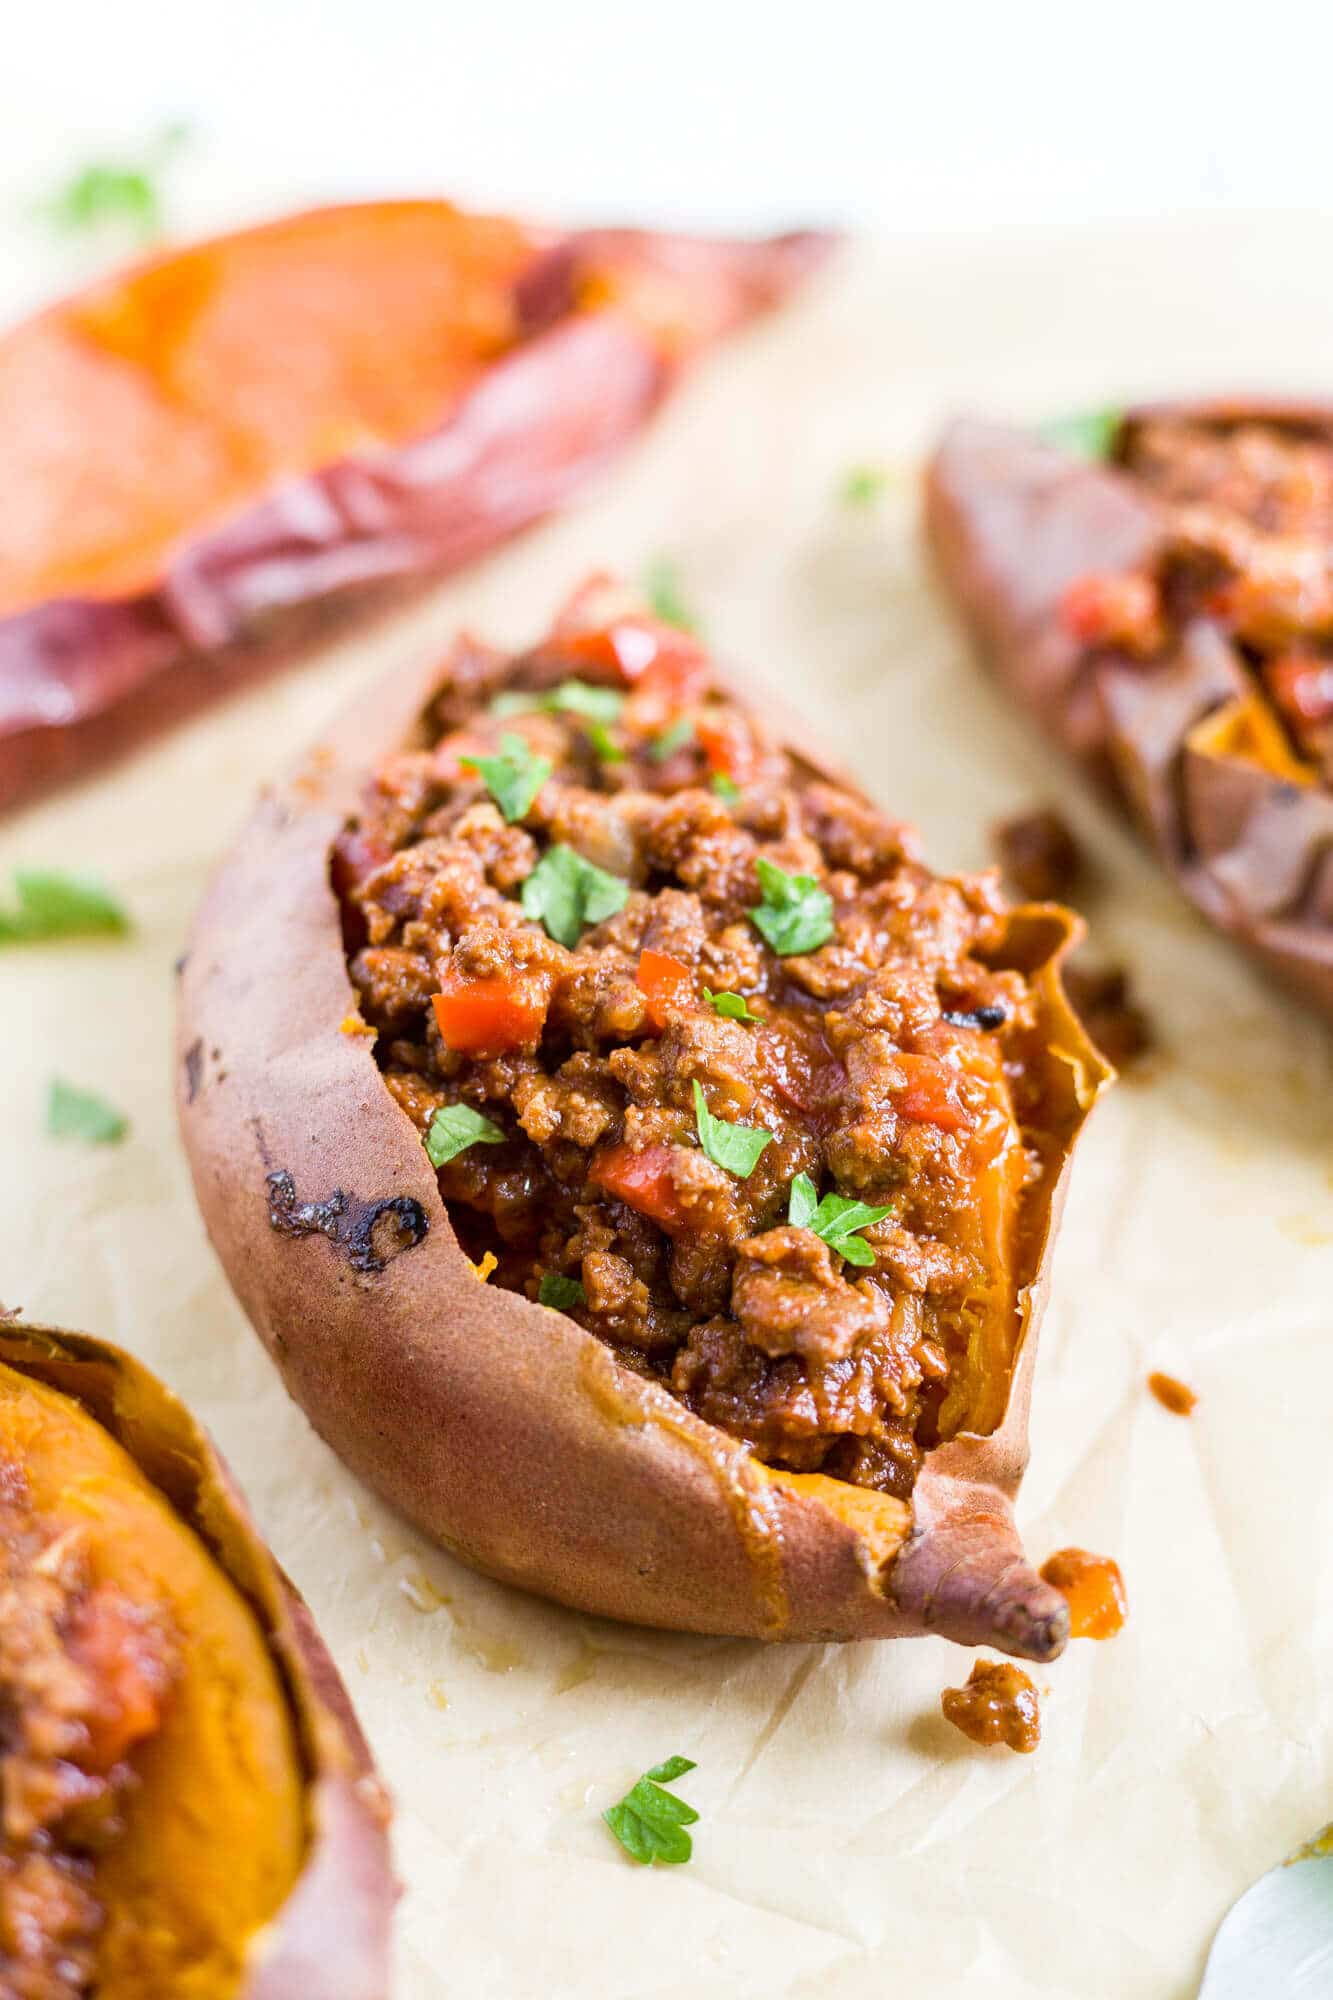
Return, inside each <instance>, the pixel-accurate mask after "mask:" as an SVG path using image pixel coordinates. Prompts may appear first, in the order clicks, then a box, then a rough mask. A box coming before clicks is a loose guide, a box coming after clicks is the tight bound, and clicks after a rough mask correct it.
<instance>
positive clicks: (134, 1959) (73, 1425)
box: [0, 1321, 393, 2000]
mask: <svg viewBox="0 0 1333 2000" xmlns="http://www.w3.org/2000/svg"><path fill="white" fill-rule="evenodd" d="M0 1746H2V1748H3V1756H2V1757H0V1807H2V1808H3V1811H2V1814H0V1992H2V1993H4V1994H5V1995H14V1996H16V2000H85V1996H89V1997H90V1996H92V1995H96V1996H97V2000H388V1992H389V1975H388V1923H389V1915H390V1911H391V1908H392V1903H393V1886H392V1881H391V1877H390V1874H389V1866H388V1856H387V1846H386V1817H387V1815H386V1811H385V1805H384V1800H383V1796H382V1793H381V1791H380V1788H379V1785H378V1783H377V1781H376V1779H375V1777H374V1775H373V1772H372V1770H371V1767H370V1764H369V1759H368V1756H367V1753H366V1748H365V1745H364V1743H363V1741H362V1738H361V1735H360V1732H359V1731H358V1729H357V1726H356V1722H355V1719H354V1718H353V1716H352V1712H351V1709H350V1708H349V1706H348V1703H347V1697H346V1695H345V1694H344V1692H343V1689H342V1686H341V1683H340V1682H339V1680H338V1678H337V1675H336V1673H335V1672H334V1669H333V1666H332V1663H331V1661H330V1660H329V1657H328V1655H327V1653H326V1652H325V1651H324V1648H323V1646H322V1645H321V1644H320V1641H319V1639H318V1637H317V1635H316V1633H315V1631H314V1628H313V1626H312V1625H311V1623H310V1619H309V1615H308V1613H307V1612H306V1610H305V1607H304V1606H303V1605H302V1603H301V1602H300V1600H299V1598H297V1597H296V1595H295V1593H294V1592H293V1591H292V1589H291V1587H290V1585H289V1584H288V1583H287V1582H286V1579H285V1578H284V1577H283V1576H282V1574H281V1572H280V1571H279V1569H278V1568H277V1566H276V1564H275V1563H274V1561H273V1558H272V1557H271V1556H270V1554H269V1553H268V1551H267V1549H266V1548H265V1547H264V1545H263V1543H262V1542H261V1541H260V1539H259V1537H258V1535H257V1534H256V1532H255V1529H254V1527H253V1525H252V1523H251V1521H250V1519H249V1517H248V1515H247V1514H246V1512H245V1509H244V1505H243V1503H242V1502H241V1500H240V1497H239V1495H238V1494H237V1493H236V1491H235V1488H234V1487H233V1486H232V1484H231V1481H230V1479H229V1477H228V1475H227V1472H226V1469H225V1467H224V1466H223V1465H222V1464H221V1462H220V1461H219V1459H218V1457H217V1455H216V1453H215V1452H214V1450H213V1448H212V1446H211V1444H210V1443H209V1441H208V1439H207V1437H206V1436H205V1434H204V1433H203V1431H202V1430H200V1428H199V1427H198V1425H197V1424H196V1423H195V1422H194V1420H193V1419H192V1418H191V1417H190V1416H189V1414H188V1412H187V1411H186V1410H184V1409H183V1408H182V1406H181V1405H180V1404H179V1403H178V1402H177V1401H176V1399H175V1398H174V1397H173V1396H172V1395H171V1394H170V1393H169V1391H168V1390H167V1389H165V1388H164V1387H163V1385H162V1384H161V1383H160V1382H158V1381H156V1380H155V1379H154V1378H153V1376H151V1375H150V1374H149V1373H148V1371H147V1370H146V1369H144V1368H143V1367H141V1366H140V1365H139V1363H138V1362H136V1361H133V1360H131V1359H130V1357H129V1356H128V1355H126V1354H123V1353H121V1352H120V1351H119V1350H118V1349H116V1348H114V1347H108V1346H107V1345H105V1344H104V1343H103V1342H101V1341H96V1340H91V1339H89V1338H88V1337H87V1336H85V1335H82V1334H71V1333H62V1332H58V1331H56V1330H55V1329H52V1328H47V1327H37V1326H32V1327H23V1326H20V1325H18V1324H17V1323H15V1322H13V1321H8V1322H5V1323H4V1324H0Z"/></svg>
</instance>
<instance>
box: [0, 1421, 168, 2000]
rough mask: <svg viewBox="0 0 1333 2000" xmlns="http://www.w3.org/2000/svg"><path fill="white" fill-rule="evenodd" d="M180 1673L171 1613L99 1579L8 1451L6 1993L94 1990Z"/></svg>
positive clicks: (0, 1796) (3, 1767) (1, 1501)
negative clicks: (112, 1871) (122, 1856)
mask: <svg viewBox="0 0 1333 2000" xmlns="http://www.w3.org/2000/svg"><path fill="white" fill-rule="evenodd" d="M171 1677H172V1642H171V1638H170V1635H169V1633H168V1631H167V1629H166V1627H165V1625H164V1624H163V1622H162V1620H161V1619H160V1618H159V1617H158V1616H157V1614H156V1613H155V1612H154V1611H153V1610H152V1608H150V1607H146V1606H143V1605H140V1604H136V1603H133V1602H132V1601H131V1600H130V1599H129V1598H128V1597H126V1596H125V1595H124V1593H123V1592H121V1591H119V1590H117V1589H115V1588H113V1587H112V1586H110V1585H108V1584H105V1583H99V1582H95V1581H93V1580H91V1578H90V1575H89V1569H88V1562H87V1557H86V1551H85V1548H84V1546H83V1543H82V1541H81V1538H80V1534H79V1531H78V1529H77V1528H75V1529H67V1530H65V1531H63V1532H61V1533H55V1532H54V1531H53V1530H52V1529H51V1527H50V1526H49V1524H44V1523H43V1522H42V1520H41V1519H39V1518H38V1517H37V1515H36V1514H35V1513H34V1512H33V1510H32V1507H31V1505H30V1503H29V1499H28V1494H27V1490H26V1486H25V1483H24V1479H23V1475H22V1472H21V1470H20V1469H19V1468H17V1467H16V1466H14V1465H13V1464H10V1463H6V1462H5V1461H4V1460H0V2000H83V1996H85V1995H89V1994H91V1993H92V1992H93V1990H94V1986H93V1981H94V1973H95V1961H96V1954H97V1942H98V1937H99V1934H100V1932H101V1929H102V1923H103V1911H102V1909H101V1907H100V1906H99V1903H98V1899H97V1895H96V1889H95V1882H94V1871H95V1867H96V1864H97V1860H98V1857H99V1856H101V1855H103V1854H105V1853H106V1851H107V1849H108V1847H109V1846H110V1845H111V1844H112V1843H114V1841H115V1840H116V1838H117V1835H118V1833H119V1832H120V1830H121V1821H120V1812H121V1807H122V1804H123V1802H124V1800H125V1798H126V1796H127V1794H128V1793H129V1792H130V1791H131V1789H132V1788H133V1786H134V1783H135V1777H134V1761H133V1760H134V1755H135V1752H136V1751H137V1750H138V1749H139V1748H140V1747H141V1746H142V1745H143V1744H144V1743H145V1742H146V1740H147V1739H148V1738H149V1737H151V1736H152V1735H153V1734H154V1733H155V1731H156V1730H157V1728H158V1726H159V1723H160V1720H161V1715H162V1708H163V1703H164V1701H165V1700H166V1698H167V1695H168V1692H169V1688H170V1682H171Z"/></svg>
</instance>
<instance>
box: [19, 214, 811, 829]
mask: <svg viewBox="0 0 1333 2000" xmlns="http://www.w3.org/2000/svg"><path fill="white" fill-rule="evenodd" d="M829 241H830V239H829V238H827V237H825V236H820V235H817V234H814V233H811V232H807V233H804V234H797V235H791V236H783V237H777V238H773V239H770V240H768V241H756V242H725V241H712V240H705V239H700V238H693V237H677V236H660V235H652V234H649V233H646V232H643V231H636V230H584V231H580V232H577V233H575V234H572V235H561V234H560V233H558V232H556V231H554V230H550V229H538V228H533V227H530V226H529V225H527V224H525V223H521V222H516V221H513V220H511V219H509V218H507V217H496V216H485V215H470V214H464V213H463V212H462V211H460V210H458V209H456V208H454V207H452V206H451V205H450V204H448V203H447V202H441V201H398V202H378V203H367V204H364V205H360V206H356V207H347V208H329V209H319V210H316V211H314V212H312V213H309V214H303V215H296V216H288V217H285V218H284V219H282V220H281V221H277V222H272V223H269V224H266V225H265V226H263V227H261V228H256V229H248V230H243V231H241V232H240V233H238V234H236V235H231V236H224V237H220V238H217V239H214V240H213V241H210V242H205V243H199V244H195V245H192V246H191V247H189V248H186V249H173V250H168V251H166V252H165V253H164V254H162V255H159V256H157V257H155V258H153V259H152V260H151V261H149V262H147V263H145V264H143V265H141V266H139V267H138V268H137V269H135V270H132V271H130V272H129V273H128V274H126V275H124V276H121V277H117V278H114V279H111V280H109V281H106V282H103V283H101V284H98V285H96V286H94V287H93V288H92V289H91V290H89V291H87V292H83V293H80V294H79V295H77V296H76V297H74V298H72V299H68V300H65V301H64V302H63V303H61V304H60V305H57V306H55V307H53V308H51V309H50V310H49V311H47V312H44V313H41V314H39V315H38V316H37V317H36V318H34V319H32V320H30V321H28V322H27V323H26V324H24V325H22V326H19V327H17V328H15V329H14V330H13V331H12V332H10V333H8V334H6V335H5V336H4V337H3V338H0V408H2V409H3V410H4V412H5V422H4V426H3V428H2V429H0V499H2V500H3V507H4V515H5V520H6V524H7V525H6V530H5V534H4V536H3V541H2V545H0V811H3V810H5V809H6V808H8V807H11V806H13V805H16V804H18V803H20V802H21V801H22V800H24V799H26V798H29V797H31V796H33V795H35V794H36V793H38V792H40V791H42V790H44V789H46V788H48V787H49V786H51V785H53V784H56V783H59V782H62V781H63V780H65V779H67V778H69V777H73V776H77V775H78V774H79V773H80V772H82V771H84V770H86V769H88V768H90V767H91V766H93V765H95V764H97V763H99V762H101V761H102V760H104V759H105V758H106V757H108V756H110V755H112V754H114V753H116V752H117V751H119V750H120V749H121V748H123V747H125V746H127V745H129V744H131V743H134V742H137V741H138V740H140V739H141V738H142V737H143V736H144V735H146V734H147V733H149V732H150V731H151V730H154V729H158V728H161V727H162V726H164V725H165V724H166V723H168V722H171V721H174V720H175V719H177V718H178V717H180V716H183V715H184V714H186V713H188V712H189V711H191V710H192V709H194V708H197V707H198V706H199V705H200V704H202V703H203V702H205V701H208V700H212V699H214V698H216V696H217V695H218V693H219V692H222V691H224V690H225V689H226V688H228V687H230V686H232V685H235V684H236V683H237V682H238V681H239V680H241V679H243V678H245V677H247V676H249V675H252V674H253V673H255V672H256V671H259V670H260V669H263V668H265V667H269V666H271V665H273V664H275V663H276V662H277V661H278V660H279V659H280V658H281V657H282V655H283V653H284V652H290V650H291V647H292V644H293V643H294V642H296V641H298V640H299V639H301V638H302V637H303V636H305V635H306V634H307V633H308V632H309V631H310V630H311V629H312V628H314V627H316V626H318V625H319V624H321V623H323V622H324V621H326V620H327V618H328V616H329V614H330V610H331V608H332V606H331V602H330V600H332V599H334V598H336V600H337V603H338V605H339V606H342V605H345V603H346V602H347V600H348V595H349V593H350V592H352V591H353V589H354V588H356V589H359V590H360V591H361V592H363V593H364V591H365V589H366V587H367V586H371V585H379V586H387V585H388V584H390V583H394V582H401V581H402V580H404V579H411V578H414V577H421V576H424V575H427V574H429V573H432V572H442V571H445V570H448V569H451V568H454V567H456V566H457V565H458V564H460V563H462V562H465V561H467V560H468V559H469V558H471V557H473V556H475V555H477V554H479V553H480V552H481V551H482V550H484V549H487V548H489V547H491V546H492V544H494V543H495V542H497V541H499V540H500V539H501V538H502V537H504V536H505V535H508V534H511V533H513V532H514V531H515V530H516V529H518V528H520V527H523V526H524V525H525V524H526V523H528V522H530V521H533V520H535V519H536V518H537V517H538V516H539V515H541V514H543V513H545V512H547V511H548V510H549V509H550V508H552V507H554V506H556V505H558V504H559V503H560V502H561V501H562V500H564V499H565V498H566V497H567V496H568V495H569V493H570V492H571V491H572V490H573V488H574V487H575V486H576V485H577V484H578V482H579V481H580V480H582V479H583V478H585V477H586V476H587V475H588V474H589V473H591V472H592V471H593V470H595V469H596V468H597V467H598V466H600V465H601V464H603V463H604V462H605V461H606V460H607V459H608V458H609V457H610V455H611V454H612V453H613V452H614V451H616V450H617V449H618V448H619V447H620V446H622V445H623V444H625V443H626V442H627V441H628V439H629V438H630V437H632V436H633V435H634V433H635V432H636V431H637V430H638V429H639V428H640V427H641V426H642V425H643V423H644V422H645V421H646V420H647V418H648V416H649V414H650V413H651V411H652V410H653V408H654V407H655V405H656V404H657V403H658V401H659V400H660V399H661V397H662V396H663V394H664V393H665V391H666V390H667V389H668V388H669V387H670V385H671V383H672V382H673V381H674V380H675V378H676V376H677V375H678V373H679V370H680V367H681V365H682V363H683V362H685V361H686V360H688V358H689V357H690V356H691V355H692V354H693V353H694V352H695V351H696V350H697V349H698V348H700V347H701V346H703V345H705V344H706V343H708V342H710V341H712V340H715V339H717V338H718V337H719V336H720V335H722V334H724V333H726V332H728V331H729V330H730V329H731V328H732V327H734V326H736V325H738V324H739V323H740V322H742V321H743V320H745V319H748V318H749V317H751V316H752V315H753V314H754V313H756V312H759V311H761V310H763V309H764V308H766V307H768V306H771V305H774V304H776V303H778V302H779V301H780V300H781V299H782V298H784V297H785V296H786V295H787V293H788V292H789V291H790V290H791V289H792V287H793V286H794V285H796V284H797V283H798V282H799V280H800V279H801V277H802V276H803V275H804V274H805V273H806V272H807V271H808V270H809V269H810V268H811V266H812V264H813V263H815V262H816V261H817V260H818V259H819V258H820V257H822V256H823V255H824V254H825V252H826V251H827V249H828V247H829ZM321 607H322V608H321Z"/></svg>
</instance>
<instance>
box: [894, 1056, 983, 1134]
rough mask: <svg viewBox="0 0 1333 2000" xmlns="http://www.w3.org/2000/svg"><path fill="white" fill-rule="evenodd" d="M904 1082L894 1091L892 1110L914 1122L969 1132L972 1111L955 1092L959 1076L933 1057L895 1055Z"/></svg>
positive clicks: (948, 1129)
mask: <svg viewBox="0 0 1333 2000" xmlns="http://www.w3.org/2000/svg"><path fill="white" fill-rule="evenodd" d="M894 1061H895V1062H896V1063H897V1065H898V1067H899V1068H900V1069H901V1070H903V1071H904V1072H905V1075H906V1079H907V1080H906V1082H905V1083H903V1084H901V1085H899V1086H898V1087H897V1089H895V1091H894V1094H893V1095H894V1110H895V1111H896V1112H897V1113H898V1115H899V1117H900V1118H910V1119H911V1120H912V1122H913V1123H914V1124H917V1125H938V1126H939V1128H940V1130H941V1131H942V1132H968V1131H970V1130H971V1129H972V1114H971V1112H970V1111H969V1110H968V1108H967V1106H966V1105H965V1104H964V1103H963V1101H962V1099H961V1098H960V1097H959V1095H958V1075H957V1072H956V1071H955V1070H953V1069H951V1068H950V1067H949V1065H948V1064H947V1063H942V1062H940V1061H939V1060H938V1059H937V1058H936V1057H935V1056H896V1057H895V1058H894Z"/></svg>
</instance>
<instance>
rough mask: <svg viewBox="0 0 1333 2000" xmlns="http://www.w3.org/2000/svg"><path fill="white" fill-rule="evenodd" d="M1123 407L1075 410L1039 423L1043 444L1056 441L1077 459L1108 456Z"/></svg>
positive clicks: (1119, 423) (1122, 417)
mask: <svg viewBox="0 0 1333 2000" xmlns="http://www.w3.org/2000/svg"><path fill="white" fill-rule="evenodd" d="M1124 416H1125V413H1124V411H1123V410H1117V409H1112V408H1107V409H1103V410H1076V411H1074V412H1073V413H1072V414H1071V415H1069V416H1065V417H1054V418H1052V420H1051V422H1050V423H1046V424H1043V425H1042V426H1041V435H1042V436H1043V437H1044V438H1045V440H1046V442H1047V444H1058V445H1061V446H1063V448H1064V449H1065V450H1066V451H1072V452H1074V453H1076V455H1077V456H1078V457H1079V458H1109V457H1110V456H1111V451H1112V447H1113V446H1114V444H1115V440H1116V434H1117V432H1118V431H1119V429H1120V426H1121V424H1122V423H1123V421H1124Z"/></svg>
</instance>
